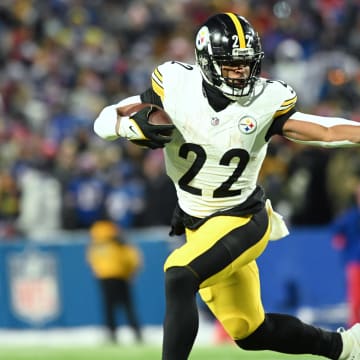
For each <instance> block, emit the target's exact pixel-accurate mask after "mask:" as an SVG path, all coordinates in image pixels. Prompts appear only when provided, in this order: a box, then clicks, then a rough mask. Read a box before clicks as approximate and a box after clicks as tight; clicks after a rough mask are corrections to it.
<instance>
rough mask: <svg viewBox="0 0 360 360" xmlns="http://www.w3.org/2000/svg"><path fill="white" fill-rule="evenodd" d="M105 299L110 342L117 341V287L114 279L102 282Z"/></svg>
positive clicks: (105, 319) (104, 311)
mask: <svg viewBox="0 0 360 360" xmlns="http://www.w3.org/2000/svg"><path fill="white" fill-rule="evenodd" d="M100 286H101V292H102V297H103V314H104V322H105V326H106V328H107V330H108V333H109V339H110V341H116V320H115V312H116V306H117V286H116V281H115V280H114V279H101V280H100Z"/></svg>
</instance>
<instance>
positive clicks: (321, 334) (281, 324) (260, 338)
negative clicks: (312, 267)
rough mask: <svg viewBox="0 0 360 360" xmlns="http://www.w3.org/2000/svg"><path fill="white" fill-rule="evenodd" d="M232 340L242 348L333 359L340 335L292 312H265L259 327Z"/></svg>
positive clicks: (339, 349) (334, 359) (335, 359)
mask: <svg viewBox="0 0 360 360" xmlns="http://www.w3.org/2000/svg"><path fill="white" fill-rule="evenodd" d="M236 344H237V345H238V346H240V347H241V348H243V349H246V350H273V351H277V352H281V353H286V354H313V355H320V356H325V357H327V358H329V359H333V360H337V359H338V358H339V356H340V353H341V351H342V341H341V336H340V334H338V333H335V332H330V331H325V330H322V329H320V328H317V327H315V326H311V325H307V324H304V323H303V322H301V321H300V320H299V319H297V318H296V317H294V316H290V315H282V314H266V317H265V321H264V322H263V323H262V324H261V325H260V327H259V328H258V329H257V330H256V331H255V332H254V333H252V334H251V335H250V336H248V337H247V338H245V339H242V340H236Z"/></svg>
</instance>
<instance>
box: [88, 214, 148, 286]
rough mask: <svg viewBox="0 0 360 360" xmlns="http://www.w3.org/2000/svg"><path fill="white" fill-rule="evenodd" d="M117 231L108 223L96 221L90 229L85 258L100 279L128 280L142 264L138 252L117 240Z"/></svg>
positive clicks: (133, 247) (131, 246)
mask: <svg viewBox="0 0 360 360" xmlns="http://www.w3.org/2000/svg"><path fill="white" fill-rule="evenodd" d="M118 235H119V230H118V229H117V228H116V226H115V225H113V224H112V223H110V222H108V221H98V222H97V223H95V224H94V225H93V227H92V228H91V229H90V236H91V242H90V244H89V246H88V248H87V254H86V258H87V261H88V263H89V264H90V266H91V268H92V270H93V272H94V274H95V276H96V277H98V278H100V279H107V278H120V279H126V280H128V279H130V278H131V277H132V276H133V275H135V273H136V271H137V270H138V269H139V267H140V266H141V264H142V256H141V253H140V251H139V250H138V249H137V248H136V247H135V246H133V245H130V244H123V243H120V242H119V241H118V240H117V237H118Z"/></svg>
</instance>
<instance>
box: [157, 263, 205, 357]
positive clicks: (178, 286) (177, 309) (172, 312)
mask: <svg viewBox="0 0 360 360" xmlns="http://www.w3.org/2000/svg"><path fill="white" fill-rule="evenodd" d="M165 288H166V314H165V322H164V339H163V355H162V359H163V360H185V359H187V358H188V356H189V354H190V351H191V349H192V346H193V343H194V341H195V337H196V334H197V331H198V326H199V315H198V309H197V304H196V292H197V291H198V288H199V281H198V279H197V278H196V277H195V275H194V274H193V273H192V272H191V271H190V270H189V269H187V268H182V267H173V268H170V269H168V270H167V271H166V273H165Z"/></svg>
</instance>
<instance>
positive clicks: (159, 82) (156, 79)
mask: <svg viewBox="0 0 360 360" xmlns="http://www.w3.org/2000/svg"><path fill="white" fill-rule="evenodd" d="M151 86H152V88H153V90H154V91H155V93H156V94H157V95H159V96H160V98H161V101H163V100H164V85H163V76H162V74H161V73H160V71H159V68H156V69H155V70H154V72H153V73H152V75H151Z"/></svg>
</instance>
